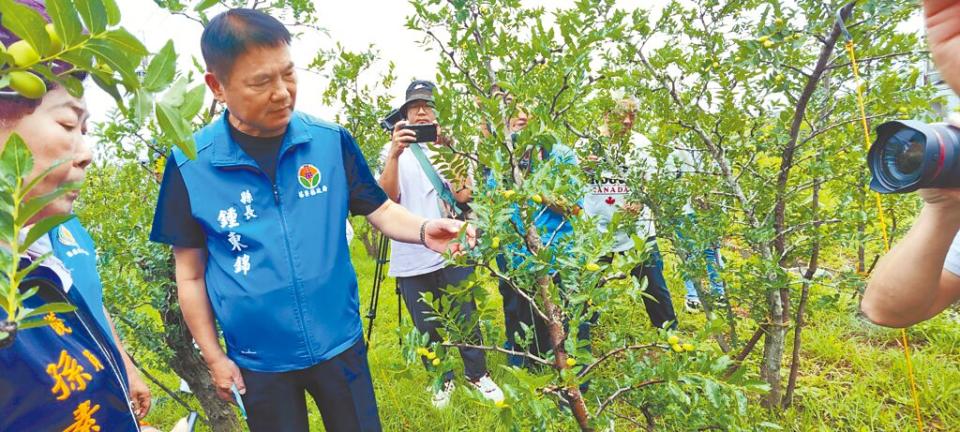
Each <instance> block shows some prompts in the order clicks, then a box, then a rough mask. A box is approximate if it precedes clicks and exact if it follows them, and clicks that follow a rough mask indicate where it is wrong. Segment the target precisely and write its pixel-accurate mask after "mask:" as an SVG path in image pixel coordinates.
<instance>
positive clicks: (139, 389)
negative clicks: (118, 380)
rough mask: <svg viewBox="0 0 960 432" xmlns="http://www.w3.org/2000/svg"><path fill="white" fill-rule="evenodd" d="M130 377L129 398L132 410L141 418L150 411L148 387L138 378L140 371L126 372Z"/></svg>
mask: <svg viewBox="0 0 960 432" xmlns="http://www.w3.org/2000/svg"><path fill="white" fill-rule="evenodd" d="M127 375H129V378H130V399H131V400H132V401H133V412H134V414H136V415H137V418H138V419H142V418H144V417H146V416H147V413H148V412H150V387H147V383H145V382H143V378H140V373H139V372H137V371H134V372H133V373H128V374H127Z"/></svg>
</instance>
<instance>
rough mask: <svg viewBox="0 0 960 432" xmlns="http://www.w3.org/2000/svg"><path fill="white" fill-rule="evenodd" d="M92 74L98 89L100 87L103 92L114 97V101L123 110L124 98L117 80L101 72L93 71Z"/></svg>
mask: <svg viewBox="0 0 960 432" xmlns="http://www.w3.org/2000/svg"><path fill="white" fill-rule="evenodd" d="M90 74H91V76H92V77H93V82H94V83H96V84H97V87H100V89H101V90H103V91H105V92H106V93H107V94H108V95H110V96H111V97H113V101H114V102H116V103H117V106H119V107H120V109H121V110H123V109H124V103H123V96H121V95H120V90H119V89H117V80H115V79H113V77H112V76H111V75H110V74H107V73H104V72H101V71H96V70H95V71H91V72H90Z"/></svg>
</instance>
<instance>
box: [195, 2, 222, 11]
mask: <svg viewBox="0 0 960 432" xmlns="http://www.w3.org/2000/svg"><path fill="white" fill-rule="evenodd" d="M217 3H220V0H203V1H202V2H200V3H199V4H198V5H196V6H195V7H194V8H193V10H195V11H197V12H203V11H205V10H207V9H210V8H211V7H213V5H215V4H217Z"/></svg>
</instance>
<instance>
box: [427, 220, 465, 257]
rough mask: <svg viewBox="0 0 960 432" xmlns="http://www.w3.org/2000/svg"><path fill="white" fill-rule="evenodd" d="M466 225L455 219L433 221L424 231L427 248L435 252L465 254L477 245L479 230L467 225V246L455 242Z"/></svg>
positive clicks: (428, 223)
mask: <svg viewBox="0 0 960 432" xmlns="http://www.w3.org/2000/svg"><path fill="white" fill-rule="evenodd" d="M464 224H466V223H465V222H461V221H458V220H454V219H432V220H430V221H428V222H427V225H426V226H425V227H424V230H423V239H424V243H425V246H427V247H428V248H430V249H432V250H433V251H435V252H440V253H443V252H446V251H450V252H452V253H453V254H459V253H463V252H465V251H466V250H467V249H468V248H472V247H474V246H476V245H477V230H476V228H474V227H473V225H470V224H466V225H467V227H466V240H467V244H466V245H465V244H463V243H459V242H455V241H454V240H456V239H457V237H458V236H459V235H460V229H461V228H462V227H463V226H464Z"/></svg>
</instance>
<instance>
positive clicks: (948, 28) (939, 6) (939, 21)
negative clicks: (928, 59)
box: [923, 0, 960, 93]
mask: <svg viewBox="0 0 960 432" xmlns="http://www.w3.org/2000/svg"><path fill="white" fill-rule="evenodd" d="M923 8H924V12H925V15H926V18H927V38H928V42H929V44H930V54H931V55H932V56H933V61H934V63H935V64H936V65H937V69H938V70H939V71H940V76H941V77H943V80H944V81H946V82H947V84H949V85H950V87H951V88H952V89H953V91H954V92H957V93H960V2H958V1H956V0H924V2H923Z"/></svg>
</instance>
